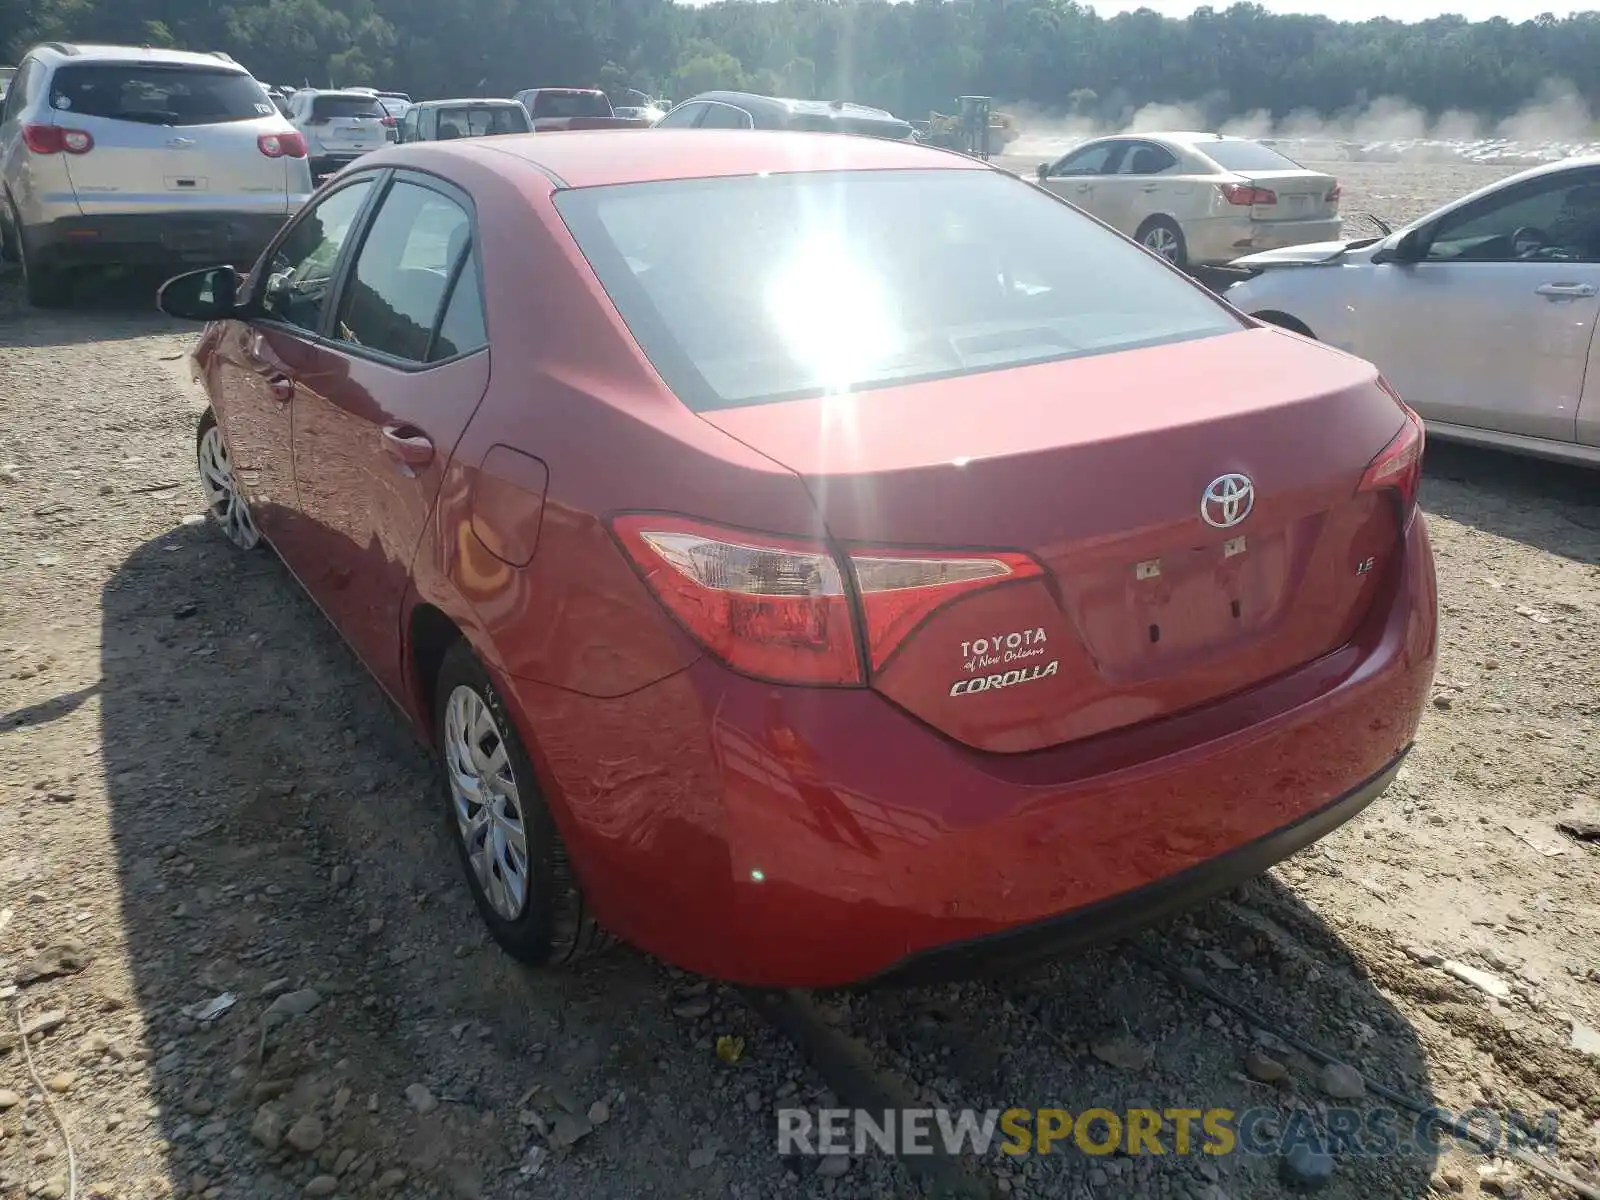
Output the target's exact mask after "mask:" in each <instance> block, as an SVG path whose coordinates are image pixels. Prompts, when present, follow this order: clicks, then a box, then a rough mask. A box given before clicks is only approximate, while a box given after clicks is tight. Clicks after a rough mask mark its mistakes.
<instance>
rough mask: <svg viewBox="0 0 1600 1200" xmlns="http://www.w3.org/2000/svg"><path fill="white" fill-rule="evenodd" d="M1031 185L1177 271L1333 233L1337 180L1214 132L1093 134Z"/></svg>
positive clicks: (1044, 168)
mask: <svg viewBox="0 0 1600 1200" xmlns="http://www.w3.org/2000/svg"><path fill="white" fill-rule="evenodd" d="M1038 175H1039V185H1040V186H1041V187H1043V188H1046V189H1047V190H1049V191H1051V192H1054V193H1055V194H1056V195H1058V196H1060V197H1061V198H1062V199H1064V200H1070V201H1071V202H1072V203H1073V204H1075V205H1077V206H1078V207H1079V208H1081V209H1083V210H1084V211H1085V212H1087V213H1089V214H1091V215H1092V216H1096V217H1099V218H1100V219H1101V220H1102V221H1104V222H1105V223H1106V224H1108V225H1110V226H1112V227H1114V228H1116V229H1119V230H1121V231H1122V232H1123V233H1125V234H1127V235H1129V236H1130V237H1132V238H1135V239H1137V240H1138V241H1140V242H1142V243H1144V245H1145V246H1146V247H1147V248H1149V249H1151V250H1154V251H1155V252H1156V253H1157V254H1159V255H1161V256H1162V257H1163V258H1165V259H1167V260H1168V261H1169V262H1172V263H1174V264H1176V265H1177V266H1180V267H1184V266H1189V265H1191V264H1192V265H1196V266H1204V265H1217V264H1222V263H1228V262H1232V261H1233V260H1234V259H1236V258H1238V257H1239V256H1240V255H1241V254H1249V253H1250V252H1252V251H1254V250H1270V249H1273V248H1275V247H1278V246H1294V245H1298V244H1300V243H1302V242H1319V241H1325V240H1327V239H1329V238H1336V237H1338V236H1339V231H1340V223H1339V182H1338V180H1336V179H1334V178H1333V176H1331V175H1324V174H1322V173H1321V172H1320V171H1308V170H1307V169H1306V168H1305V167H1302V166H1301V165H1300V164H1299V163H1297V162H1295V161H1294V160H1293V159H1289V158H1285V157H1284V156H1283V155H1282V154H1279V153H1278V152H1277V151H1276V150H1274V149H1273V148H1272V147H1270V146H1264V145H1262V144H1261V143H1260V142H1255V141H1251V140H1250V139H1249V138H1237V137H1223V136H1222V135H1220V134H1215V133H1143V134H1138V135H1132V134H1129V135H1123V136H1118V137H1104V138H1095V139H1094V140H1093V141H1088V142H1084V143H1083V144H1082V145H1081V146H1079V147H1077V148H1076V149H1075V150H1073V151H1072V152H1071V153H1070V154H1068V155H1066V156H1065V157H1064V158H1061V159H1059V160H1057V161H1056V162H1053V163H1045V164H1043V165H1041V166H1040V167H1039V171H1038Z"/></svg>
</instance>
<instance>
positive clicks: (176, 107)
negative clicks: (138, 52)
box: [50, 63, 278, 125]
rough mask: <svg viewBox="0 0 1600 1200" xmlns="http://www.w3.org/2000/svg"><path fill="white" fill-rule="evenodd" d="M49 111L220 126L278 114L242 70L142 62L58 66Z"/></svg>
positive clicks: (113, 119)
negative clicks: (170, 65)
mask: <svg viewBox="0 0 1600 1200" xmlns="http://www.w3.org/2000/svg"><path fill="white" fill-rule="evenodd" d="M50 107H51V108H53V109H55V110H56V111H57V112H60V113H71V114H73V115H76V116H82V117H103V118H105V119H106V120H111V121H138V122H140V123H142V124H145V125H219V124H223V123H225V122H229V121H254V120H258V119H259V118H261V117H270V116H273V115H275V114H276V113H277V111H278V110H277V107H276V106H275V105H274V104H273V103H272V101H271V100H270V99H269V98H268V97H267V91H266V89H265V88H263V87H262V86H261V85H260V84H259V83H257V82H256V81H255V80H254V79H252V78H251V77H250V76H248V75H246V74H244V73H243V72H242V71H227V70H211V69H209V68H206V67H166V66H148V65H145V64H142V63H85V64H82V65H78V66H72V65H68V66H63V67H59V68H57V69H56V73H55V76H54V77H53V78H52V79H51V81H50Z"/></svg>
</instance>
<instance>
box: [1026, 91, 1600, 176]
mask: <svg viewBox="0 0 1600 1200" xmlns="http://www.w3.org/2000/svg"><path fill="white" fill-rule="evenodd" d="M1000 107H1002V108H1004V109H1005V111H1007V112H1009V113H1010V114H1011V115H1012V117H1013V118H1014V119H1015V121H1016V127H1017V129H1018V133H1019V136H1018V138H1017V140H1016V141H1015V142H1014V143H1012V145H1010V146H1008V147H1007V149H1006V153H1007V154H1008V155H1015V156H1031V157H1041V158H1042V157H1047V156H1052V155H1056V154H1061V153H1064V152H1065V151H1066V150H1068V149H1070V148H1071V147H1072V146H1073V145H1075V144H1076V143H1078V142H1081V141H1083V140H1085V139H1086V138H1091V137H1099V136H1102V135H1104V134H1112V133H1155V132H1159V131H1162V130H1169V131H1170V130H1205V131H1212V132H1217V133H1224V134H1232V135H1234V136H1238V137H1250V138H1258V139H1262V140H1267V141H1277V142H1288V143H1293V144H1295V145H1296V146H1297V147H1299V148H1301V149H1302V150H1304V149H1307V148H1316V149H1319V150H1322V151H1325V152H1326V153H1327V154H1328V155H1329V156H1330V157H1359V158H1367V159H1372V158H1387V157H1394V158H1396V159H1400V158H1404V159H1407V160H1414V159H1422V160H1426V159H1429V158H1438V159H1441V160H1443V159H1463V158H1465V159H1468V160H1473V161H1482V162H1515V161H1524V160H1526V161H1551V160H1553V159H1558V158H1564V157H1567V156H1569V155H1574V154H1580V153H1586V152H1590V151H1592V150H1600V126H1597V124H1596V118H1595V114H1594V113H1593V112H1592V111H1591V110H1590V108H1589V106H1588V104H1587V103H1585V101H1584V99H1583V97H1582V96H1581V95H1579V94H1578V92H1577V90H1576V89H1575V88H1573V87H1572V86H1571V85H1570V84H1565V83H1551V84H1548V85H1547V86H1546V87H1545V89H1544V90H1543V91H1541V93H1540V94H1539V95H1538V96H1537V97H1536V98H1535V99H1534V100H1533V101H1531V102H1530V103H1528V104H1527V105H1525V106H1524V107H1523V108H1522V109H1520V110H1519V111H1518V112H1516V113H1515V114H1514V115H1512V116H1510V117H1506V118H1505V119H1503V120H1492V119H1487V118H1484V117H1482V116H1479V115H1477V114H1474V113H1468V112H1460V111H1456V110H1450V111H1447V112H1443V113H1438V114H1430V113H1428V112H1426V111H1425V110H1423V109H1421V108H1418V107H1417V106H1416V105H1414V104H1411V103H1409V102H1407V101H1404V100H1398V99H1394V98H1391V97H1383V98H1380V99H1377V100H1374V101H1372V102H1371V103H1370V104H1366V105H1364V106H1362V107H1360V108H1354V109H1350V110H1346V111H1344V112H1339V113H1334V114H1331V115H1329V114H1324V113H1318V112H1314V111H1312V110H1310V109H1303V110H1299V111H1296V112H1291V113H1289V114H1288V115H1287V116H1283V117H1280V118H1274V117H1273V116H1272V114H1270V113H1268V112H1266V111H1258V112H1253V113H1246V114H1244V115H1234V116H1226V115H1224V114H1226V113H1227V111H1228V103H1227V98H1226V97H1224V96H1218V97H1213V98H1210V99H1207V100H1201V101H1196V102H1193V103H1187V104H1147V105H1144V106H1142V107H1137V108H1135V107H1128V108H1125V109H1124V110H1123V111H1122V113H1121V114H1120V115H1119V116H1118V117H1117V118H1116V119H1110V120H1108V119H1104V118H1086V117H1071V116H1066V117H1064V116H1061V115H1059V114H1051V113H1046V112H1040V111H1037V110H1029V109H1028V108H1027V107H1026V106H1021V107H1017V106H1008V105H1002V106H1000Z"/></svg>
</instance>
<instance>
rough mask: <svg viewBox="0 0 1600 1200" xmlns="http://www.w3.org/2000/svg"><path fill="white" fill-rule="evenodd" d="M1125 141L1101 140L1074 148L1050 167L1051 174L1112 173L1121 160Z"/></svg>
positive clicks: (1126, 145)
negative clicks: (1096, 143) (1094, 143)
mask: <svg viewBox="0 0 1600 1200" xmlns="http://www.w3.org/2000/svg"><path fill="white" fill-rule="evenodd" d="M1127 147H1128V144H1127V143H1126V142H1101V143H1100V144H1099V145H1096V146H1085V147H1083V148H1082V149H1081V150H1074V151H1073V152H1072V153H1071V154H1069V155H1067V156H1066V157H1065V158H1063V159H1062V160H1061V161H1060V162H1058V163H1056V165H1055V166H1054V167H1052V168H1051V170H1050V174H1052V175H1114V174H1116V171H1117V164H1119V163H1120V162H1121V161H1122V154H1123V151H1124V150H1126V149H1127Z"/></svg>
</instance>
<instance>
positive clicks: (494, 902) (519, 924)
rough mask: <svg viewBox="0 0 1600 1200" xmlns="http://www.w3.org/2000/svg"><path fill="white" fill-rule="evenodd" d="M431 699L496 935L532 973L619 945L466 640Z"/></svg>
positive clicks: (454, 817)
mask: <svg viewBox="0 0 1600 1200" xmlns="http://www.w3.org/2000/svg"><path fill="white" fill-rule="evenodd" d="M434 697H435V701H434V713H433V730H434V745H435V746H436V747H437V751H438V765H439V773H440V778H441V786H442V788H443V793H444V802H445V813H446V817H447V819H448V821H449V825H450V830H451V836H452V840H453V841H454V842H455V844H456V851H457V853H458V855H459V857H460V859H461V867H462V870H463V872H464V873H465V874H466V877H467V886H468V888H470V889H471V891H472V899H473V902H474V903H475V904H476V905H477V907H478V915H479V916H480V917H482V918H483V922H484V924H485V925H487V926H488V927H489V933H490V934H491V935H492V936H493V938H494V940H495V941H496V942H498V943H499V945H500V947H501V948H502V949H503V950H505V952H506V953H507V954H510V955H511V956H512V957H513V958H516V959H519V960H520V961H522V962H525V963H528V964H530V965H532V966H540V967H555V966H565V965H569V964H571V963H574V962H577V961H578V960H579V959H582V958H586V957H588V956H589V955H591V954H595V953H598V952H599V951H601V950H604V949H606V948H608V947H609V946H610V945H612V941H613V939H612V938H611V937H610V936H609V935H607V934H606V933H605V932H604V931H603V930H602V929H601V928H600V926H599V925H598V924H597V923H596V922H595V920H594V917H593V915H592V914H591V913H590V912H589V909H588V906H587V905H586V904H585V903H584V899H583V893H582V892H581V890H580V889H579V887H578V882H577V878H576V876H575V875H574V874H573V871H572V866H571V863H570V862H569V861H568V858H567V851H566V846H565V845H564V844H563V843H562V841H561V835H560V834H559V833H558V832H557V831H556V825H555V821H554V819H553V818H552V817H551V815H550V810H549V808H548V807H547V806H546V805H545V802H544V797H543V795H542V794H541V793H540V790H539V784H538V781H537V778H536V776H535V775H534V770H533V764H532V762H531V761H530V759H529V758H528V753H527V751H526V750H525V749H524V748H523V745H522V739H521V737H520V736H519V735H518V734H517V730H516V726H515V724H514V723H513V722H512V720H511V717H510V714H509V713H507V712H506V708H505V704H504V703H503V702H502V700H501V698H500V694H499V692H498V691H497V690H496V689H495V686H494V683H493V681H492V680H491V679H490V678H489V673H488V672H487V671H486V670H484V667H483V664H482V663H480V662H479V661H478V659H477V657H476V656H475V655H474V654H473V652H472V648H471V647H470V646H469V645H468V644H467V643H466V642H465V641H458V642H456V643H455V644H454V645H453V646H451V647H450V649H449V650H448V651H447V652H446V653H445V656H444V661H443V663H442V664H441V665H440V667H439V674H438V678H437V680H436V682H435V686H434ZM486 778H487V779H489V780H492V781H493V782H492V783H490V784H488V785H487V786H486V785H485V779H486ZM485 796H487V803H485V802H484V799H483V798H484V797H485ZM519 838H520V841H521V846H520V852H519V847H518V846H517V842H518V840H519ZM519 858H520V864H519V863H518V859H519ZM519 865H520V870H519Z"/></svg>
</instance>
